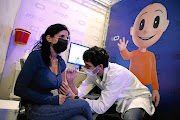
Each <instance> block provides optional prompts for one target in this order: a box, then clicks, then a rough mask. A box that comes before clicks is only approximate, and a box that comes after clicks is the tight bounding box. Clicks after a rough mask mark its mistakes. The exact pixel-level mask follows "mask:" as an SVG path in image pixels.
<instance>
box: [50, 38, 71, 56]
mask: <svg viewBox="0 0 180 120" xmlns="http://www.w3.org/2000/svg"><path fill="white" fill-rule="evenodd" d="M67 45H68V40H64V39H61V38H59V39H58V42H57V43H56V44H53V49H54V50H55V52H56V53H58V54H59V53H61V52H64V51H65V50H66V49H67Z"/></svg>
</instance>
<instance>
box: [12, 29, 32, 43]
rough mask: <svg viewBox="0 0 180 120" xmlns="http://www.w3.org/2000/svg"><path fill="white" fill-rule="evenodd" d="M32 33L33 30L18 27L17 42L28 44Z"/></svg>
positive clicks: (16, 31)
mask: <svg viewBox="0 0 180 120" xmlns="http://www.w3.org/2000/svg"><path fill="white" fill-rule="evenodd" d="M30 34H31V32H30V31H28V30H26V29H22V28H16V29H15V42H16V43H18V44H23V45H26V44H27V41H28V38H29V35H30Z"/></svg>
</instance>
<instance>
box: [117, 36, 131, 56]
mask: <svg viewBox="0 0 180 120" xmlns="http://www.w3.org/2000/svg"><path fill="white" fill-rule="evenodd" d="M128 42H129V41H128V40H127V41H126V42H125V37H123V41H122V40H121V39H120V40H119V43H118V44H117V45H118V47H119V50H120V52H121V51H123V50H125V49H126V47H127V44H128Z"/></svg>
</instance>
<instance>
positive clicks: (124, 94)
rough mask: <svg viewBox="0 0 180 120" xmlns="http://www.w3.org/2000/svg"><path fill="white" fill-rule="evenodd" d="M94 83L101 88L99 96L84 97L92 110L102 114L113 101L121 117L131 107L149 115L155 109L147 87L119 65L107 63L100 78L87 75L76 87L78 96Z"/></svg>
mask: <svg viewBox="0 0 180 120" xmlns="http://www.w3.org/2000/svg"><path fill="white" fill-rule="evenodd" d="M96 85H97V86H98V87H99V88H100V89H101V90H102V91H101V96H100V97H99V98H98V99H97V100H90V99H85V100H86V101H87V102H88V103H89V105H90V107H91V109H92V111H93V112H96V113H98V114H103V113H105V112H106V111H107V110H108V109H109V108H110V107H111V106H112V105H113V104H114V103H116V104H117V107H116V111H117V112H119V113H122V118H123V114H124V113H125V112H126V111H127V110H128V109H131V108H143V109H144V110H145V111H146V112H147V113H148V114H149V115H153V113H154V111H155V108H154V106H153V104H152V95H151V93H150V91H149V89H148V88H147V87H146V86H144V85H143V84H142V83H141V82H140V81H139V80H138V79H137V77H136V76H135V75H134V74H133V73H131V72H130V71H129V70H128V69H126V68H125V67H123V66H121V65H118V64H115V63H109V65H108V67H106V68H104V74H103V79H102V80H101V79H100V77H99V76H95V77H88V76H87V78H86V79H85V80H84V81H83V83H82V84H81V85H80V86H79V88H78V96H80V97H83V96H85V95H87V94H88V93H89V92H90V91H91V90H92V89H93V88H94V87H95V86H96Z"/></svg>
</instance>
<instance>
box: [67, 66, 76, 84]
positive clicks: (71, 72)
mask: <svg viewBox="0 0 180 120" xmlns="http://www.w3.org/2000/svg"><path fill="white" fill-rule="evenodd" d="M76 76H77V70H76V69H75V68H68V69H67V70H66V79H67V81H68V83H69V84H72V83H73V80H74V79H75V78H76Z"/></svg>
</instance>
